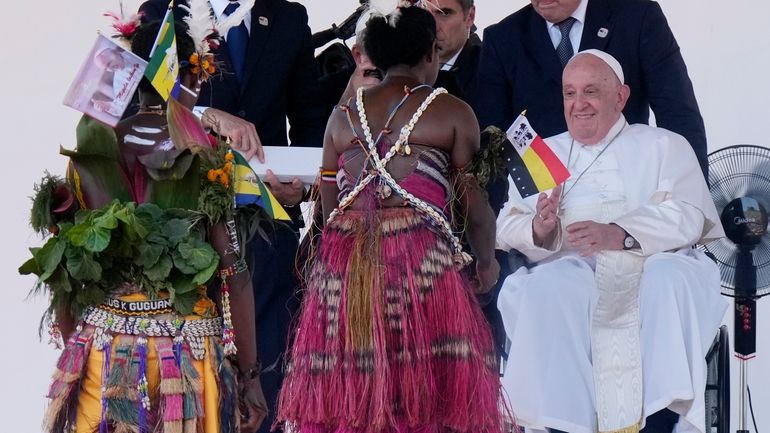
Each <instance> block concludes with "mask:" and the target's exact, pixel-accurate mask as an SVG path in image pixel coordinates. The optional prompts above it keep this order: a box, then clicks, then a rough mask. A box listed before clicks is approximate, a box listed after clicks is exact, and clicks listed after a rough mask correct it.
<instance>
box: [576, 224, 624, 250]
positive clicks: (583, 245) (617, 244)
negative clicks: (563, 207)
mask: <svg viewBox="0 0 770 433" xmlns="http://www.w3.org/2000/svg"><path fill="white" fill-rule="evenodd" d="M625 237H626V233H625V231H623V229H622V228H621V227H620V226H618V225H615V224H602V223H598V222H596V221H578V222H575V223H572V224H570V225H568V226H567V241H568V242H569V243H570V245H572V246H573V247H575V248H577V249H578V251H580V255H581V256H590V255H592V254H594V253H597V252H599V251H607V250H622V249H623V239H624V238H625Z"/></svg>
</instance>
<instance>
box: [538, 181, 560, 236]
mask: <svg viewBox="0 0 770 433" xmlns="http://www.w3.org/2000/svg"><path fill="white" fill-rule="evenodd" d="M561 188H562V186H561V185H559V186H557V187H556V188H554V189H553V190H552V191H551V194H550V195H548V194H546V193H544V192H543V193H540V195H539V196H538V197H537V205H536V206H535V217H534V218H533V219H532V234H533V236H534V238H535V244H536V245H538V246H543V245H545V244H546V243H548V242H550V241H552V240H553V237H554V236H555V235H556V228H557V227H558V226H559V224H561V222H560V221H559V200H560V199H561Z"/></svg>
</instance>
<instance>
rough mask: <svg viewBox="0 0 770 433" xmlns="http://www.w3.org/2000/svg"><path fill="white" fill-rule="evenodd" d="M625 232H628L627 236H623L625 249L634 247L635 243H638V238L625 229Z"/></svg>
mask: <svg viewBox="0 0 770 433" xmlns="http://www.w3.org/2000/svg"><path fill="white" fill-rule="evenodd" d="M623 232H624V233H625V234H626V237H625V238H623V249H624V250H630V249H631V248H633V247H634V245H636V239H634V237H633V236H631V235H630V234H628V232H627V231H625V230H623Z"/></svg>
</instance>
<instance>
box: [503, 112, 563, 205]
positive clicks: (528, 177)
mask: <svg viewBox="0 0 770 433" xmlns="http://www.w3.org/2000/svg"><path fill="white" fill-rule="evenodd" d="M525 113H526V111H525V112H524V113H521V115H519V117H517V118H516V120H514V122H513V124H512V125H511V127H510V128H508V131H506V133H505V135H506V136H507V137H508V141H510V144H507V143H505V144H503V158H504V159H505V161H506V165H507V167H508V173H509V175H510V176H511V178H512V179H513V181H514V183H515V184H516V189H517V190H518V191H519V194H520V195H521V197H529V196H531V195H535V194H537V193H539V192H543V191H547V190H549V189H552V188H554V187H555V186H556V185H559V184H560V183H562V182H564V181H565V180H567V178H569V171H568V170H567V168H566V167H565V166H564V164H562V162H561V160H560V159H559V157H557V156H556V154H554V153H553V151H552V150H551V148H550V147H548V145H547V144H546V143H545V141H543V139H542V138H540V136H539V135H538V134H537V132H535V130H534V129H532V126H531V125H530V124H529V121H528V120H527V118H526V116H525V115H524V114H525Z"/></svg>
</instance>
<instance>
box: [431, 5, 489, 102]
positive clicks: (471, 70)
mask: <svg viewBox="0 0 770 433" xmlns="http://www.w3.org/2000/svg"><path fill="white" fill-rule="evenodd" d="M431 3H432V4H430V5H428V6H427V9H428V10H429V11H430V12H431V13H433V18H435V19H436V44H437V45H438V49H439V52H438V56H439V61H440V62H441V70H440V71H439V74H438V78H437V79H436V85H435V87H443V88H445V89H447V91H448V92H449V93H451V94H452V95H454V96H457V97H458V98H460V99H462V100H464V101H467V98H468V96H470V95H471V94H472V93H473V91H474V86H475V84H476V72H477V70H478V66H479V56H480V55H481V39H479V36H478V35H477V34H476V33H475V32H474V31H473V29H474V26H473V22H474V20H475V19H476V6H475V5H474V4H473V0H432V2H431Z"/></svg>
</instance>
